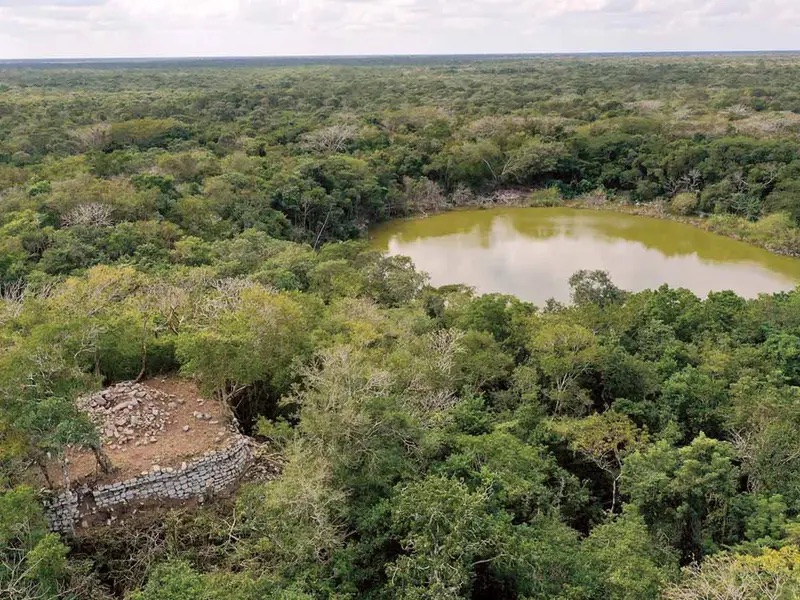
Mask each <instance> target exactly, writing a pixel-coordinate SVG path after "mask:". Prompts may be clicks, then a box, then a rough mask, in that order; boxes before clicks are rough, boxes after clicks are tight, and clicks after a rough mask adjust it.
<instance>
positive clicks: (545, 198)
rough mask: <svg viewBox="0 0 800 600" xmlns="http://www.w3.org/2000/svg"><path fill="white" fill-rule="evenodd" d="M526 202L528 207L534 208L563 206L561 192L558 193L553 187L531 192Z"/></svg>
mask: <svg viewBox="0 0 800 600" xmlns="http://www.w3.org/2000/svg"><path fill="white" fill-rule="evenodd" d="M527 202H528V206H531V207H536V208H542V207H549V206H564V198H563V197H562V196H561V192H559V191H558V188H555V187H549V188H545V189H543V190H535V191H533V192H531V193H530V195H529V196H528V199H527Z"/></svg>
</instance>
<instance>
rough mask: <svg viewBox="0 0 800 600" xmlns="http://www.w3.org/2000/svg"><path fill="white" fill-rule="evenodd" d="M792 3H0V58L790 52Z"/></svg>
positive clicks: (797, 6)
mask: <svg viewBox="0 0 800 600" xmlns="http://www.w3.org/2000/svg"><path fill="white" fill-rule="evenodd" d="M797 40H800V2H798V0H559V1H555V0H450V1H448V0H0V58H21V57H42V56H54V57H59V56H159V55H160V56H164V55H171V56H183V55H279V54H372V53H425V52H452V53H459V52H466V53H469V52H541V51H555V52H564V51H624V50H702V49H706V50H711V49H738V50H741V49H793V47H794V46H800V44H798V42H797Z"/></svg>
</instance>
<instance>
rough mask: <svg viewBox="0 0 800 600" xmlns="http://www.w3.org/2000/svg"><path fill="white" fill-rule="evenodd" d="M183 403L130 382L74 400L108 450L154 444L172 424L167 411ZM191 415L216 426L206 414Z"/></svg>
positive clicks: (157, 391) (142, 385)
mask: <svg viewBox="0 0 800 600" xmlns="http://www.w3.org/2000/svg"><path fill="white" fill-rule="evenodd" d="M199 402H202V401H199ZM185 403H186V400H185V399H183V398H179V397H177V396H176V395H175V394H167V393H165V392H162V391H161V390H157V389H155V388H152V387H150V386H147V385H144V384H141V383H135V382H132V381H128V382H123V383H118V384H117V385H114V386H112V387H109V388H106V389H104V390H101V391H99V392H96V393H94V394H91V395H89V396H84V397H83V398H80V399H78V401H77V405H78V408H79V409H81V410H82V411H84V412H85V413H87V414H88V415H89V418H90V419H91V420H92V422H93V423H94V424H95V425H96V426H97V428H98V430H99V431H100V435H101V440H102V442H103V444H105V445H107V446H108V447H109V448H110V449H111V450H117V449H119V448H122V447H123V446H125V445H133V446H147V445H148V444H155V443H157V442H158V440H159V437H160V436H161V435H162V434H163V433H164V429H165V427H166V426H168V425H170V424H171V423H172V410H171V409H175V408H177V407H178V405H180V404H185ZM193 414H194V417H195V418H196V419H200V420H207V421H208V422H209V423H210V424H211V425H216V424H218V421H214V420H211V415H209V414H206V413H203V412H199V411H195V412H194V413H193Z"/></svg>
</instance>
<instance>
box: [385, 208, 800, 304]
mask: <svg viewBox="0 0 800 600" xmlns="http://www.w3.org/2000/svg"><path fill="white" fill-rule="evenodd" d="M372 239H373V244H374V245H375V247H376V248H379V249H381V250H386V251H388V253H389V254H392V255H398V254H399V255H405V256H409V257H411V259H412V260H413V261H414V263H415V264H416V266H417V268H418V269H420V270H422V271H425V272H427V273H428V274H429V275H430V277H431V283H432V284H433V285H436V286H441V285H447V284H455V283H463V284H466V285H469V286H471V287H473V288H475V290H476V291H477V292H479V293H494V292H496V293H503V294H513V295H515V296H518V297H520V298H522V299H524V300H529V301H531V302H534V303H536V304H543V303H544V302H545V301H546V300H547V299H548V298H555V299H556V300H559V301H562V302H563V301H568V300H569V286H568V283H567V280H568V279H569V276H570V275H571V274H572V273H574V272H575V271H578V270H580V269H602V270H605V271H608V272H609V273H610V274H611V277H612V279H613V281H614V283H615V284H616V285H618V286H619V287H621V288H623V289H627V290H631V291H638V290H643V289H647V288H656V287H659V286H661V285H663V284H668V285H670V286H671V287H684V288H687V289H690V290H692V291H693V292H694V293H695V294H697V295H699V296H701V297H702V296H705V295H707V294H708V293H709V292H711V291H721V290H733V291H734V292H736V293H738V294H740V295H742V296H745V297H749V298H751V297H755V296H757V295H758V294H761V293H773V292H778V291H785V290H791V289H793V288H794V287H795V286H797V285H798V283H800V259H794V258H789V257H784V256H777V255H775V254H772V253H770V252H768V251H766V250H762V249H761V248H757V247H755V246H751V245H749V244H745V243H743V242H739V241H736V240H732V239H729V238H725V237H722V236H719V235H715V234H712V233H709V232H706V231H703V230H701V229H698V228H695V227H692V226H690V225H685V224H682V223H676V222H673V221H665V220H660V219H652V218H647V217H638V216H632V215H625V214H620V213H614V212H601V211H588V210H578V209H570V208H502V209H491V210H465V211H455V212H450V213H444V214H440V215H436V216H433V217H429V218H424V219H415V220H407V221H394V222H391V223H388V224H385V225H383V226H380V227H377V228H376V229H375V230H374V231H373V232H372Z"/></svg>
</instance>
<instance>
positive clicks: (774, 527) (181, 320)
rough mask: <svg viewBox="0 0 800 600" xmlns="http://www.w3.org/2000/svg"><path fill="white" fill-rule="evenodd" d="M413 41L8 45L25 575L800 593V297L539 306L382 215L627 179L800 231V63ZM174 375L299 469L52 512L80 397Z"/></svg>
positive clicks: (64, 586)
mask: <svg viewBox="0 0 800 600" xmlns="http://www.w3.org/2000/svg"><path fill="white" fill-rule="evenodd" d="M265 60H266V59H265ZM406 60H411V59H399V58H398V59H385V60H381V61H378V60H374V59H369V60H368V59H341V61H336V63H335V64H327V65H320V64H310V63H309V61H306V60H305V59H303V60H301V59H298V62H297V63H296V64H292V65H287V64H283V63H280V64H273V63H271V62H269V61H266V62H264V63H263V64H262V63H261V62H258V61H256V62H248V61H242V62H236V61H233V62H231V63H223V66H224V67H225V68H220V67H219V66H218V65H216V64H215V63H202V62H201V63H194V62H191V61H189V62H186V63H182V64H181V67H180V68H176V67H175V66H174V65H172V64H166V63H153V64H148V65H140V66H115V65H105V66H97V65H79V66H78V65H72V66H70V67H69V68H65V67H58V66H54V67H52V68H28V67H24V66H6V67H4V68H3V69H2V73H3V81H4V86H5V87H4V94H3V98H2V99H0V133H2V135H0V196H2V202H0V596H3V597H6V596H8V597H12V598H16V597H19V598H37V599H48V600H49V599H55V598H70V599H72V598H75V599H76V600H77V599H79V598H80V599H81V600H82V599H83V598H90V599H95V598H97V599H100V598H107V597H109V596H110V595H111V594H112V593H113V594H114V596H115V597H128V598H132V599H133V600H155V599H156V598H159V599H160V598H167V599H172V598H174V599H176V600H177V599H182V598H204V599H208V600H223V599H225V600H227V599H229V598H230V599H231V600H233V599H234V598H237V599H238V598H244V599H250V598H252V599H253V600H256V599H262V598H266V599H270V598H276V599H277V598H281V599H289V600H292V599H297V600H306V599H311V598H332V599H335V600H350V599H354V598H369V599H375V600H384V599H389V598H407V599H412V598H420V599H421V598H436V599H440V598H441V599H443V598H453V599H456V598H475V599H481V598H523V599H528V600H540V599H541V600H545V599H558V600H578V599H581V600H590V599H595V598H611V599H619V600H639V599H642V600H647V599H650V598H653V599H655V598H659V597H666V598H675V599H686V600H689V599H694V598H697V599H699V598H716V597H741V598H762V597H763V598H772V599H776V598H777V599H781V600H782V599H783V598H787V599H788V598H792V597H795V596H797V595H798V593H800V592H798V584H797V581H796V579H797V572H798V568H800V567H798V564H797V552H798V550H797V548H798V540H799V539H800V538H799V537H798V519H799V518H800V456H799V455H798V451H797V449H798V447H800V434H799V433H798V432H800V410H799V409H798V406H800V398H799V397H798V394H800V392H798V386H800V369H799V368H798V358H800V342H799V341H798V339H800V292H789V293H784V294H776V295H773V296H763V297H761V298H757V299H753V300H745V299H742V298H739V297H737V296H736V295H735V294H732V293H730V292H720V293H715V294H711V295H710V296H709V297H708V298H705V299H700V298H697V297H696V296H694V295H693V294H692V293H691V292H689V291H687V290H674V289H670V288H668V287H666V286H665V287H662V288H660V289H657V290H648V291H644V292H640V293H628V292H625V291H623V290H620V289H618V288H617V287H616V286H615V285H614V284H613V282H612V281H610V279H609V278H608V275H607V274H605V273H602V272H592V271H581V272H578V273H576V274H574V275H573V276H572V278H571V279H570V284H571V286H572V290H573V303H572V304H571V305H570V306H560V305H557V304H554V303H551V304H548V305H547V306H545V307H535V306H533V305H530V304H528V303H525V302H521V301H520V300H518V299H516V298H513V297H509V296H504V295H499V294H489V295H484V296H476V295H475V294H473V293H472V292H471V291H469V290H468V289H466V288H464V287H463V286H450V287H446V288H441V289H436V288H433V287H431V286H430V285H428V280H427V278H426V277H425V275H424V274H421V273H419V272H418V271H417V270H416V269H415V268H414V266H413V265H412V264H411V262H410V261H409V260H408V259H405V258H401V257H386V256H383V255H381V254H380V253H377V252H375V251H373V250H370V249H369V246H368V244H367V243H365V242H364V241H359V238H363V237H364V235H365V233H366V232H367V231H368V228H369V227H370V226H371V225H373V224H375V223H377V222H380V221H382V220H384V219H388V218H394V217H401V216H406V215H409V214H413V213H418V212H423V213H425V212H432V211H438V210H444V209H448V208H451V207H456V206H460V205H463V204H487V203H489V202H492V201H495V202H502V201H504V199H507V198H509V197H513V198H518V199H519V198H521V199H523V200H522V201H523V202H525V201H527V202H529V203H530V204H536V205H554V204H557V203H560V202H563V201H565V200H570V199H573V198H578V199H579V201H580V202H582V203H584V204H586V205H592V206H594V205H598V204H602V203H604V202H605V201H606V200H607V199H608V198H609V197H614V198H616V199H618V200H619V201H621V202H629V203H637V204H640V203H647V202H655V203H657V204H656V206H657V207H662V206H667V204H666V203H667V202H668V203H669V204H668V208H669V210H670V211H672V212H674V213H676V216H678V217H681V216H692V215H698V222H700V223H701V224H702V225H703V226H705V227H708V228H709V229H712V230H714V231H718V232H721V233H725V234H727V235H732V236H734V237H740V238H742V239H747V240H751V241H754V242H756V243H759V244H761V245H765V246H767V247H769V248H771V249H773V250H775V251H779V252H784V253H797V252H798V251H800V233H798V232H800V229H798V227H797V224H798V218H800V208H798V207H800V202H798V196H797V193H796V192H797V181H798V179H799V178H800V166H799V165H798V161H797V156H798V152H799V151H800V145H799V142H798V138H797V125H796V123H797V120H796V119H794V118H793V117H791V116H790V115H791V114H793V113H794V112H798V111H800V100H798V95H797V93H796V91H795V89H794V88H795V87H796V86H795V85H794V82H795V81H796V80H797V76H798V71H799V70H800V62H798V61H797V59H796V57H793V56H789V55H781V56H777V55H776V56H764V57H716V56H715V57H711V56H709V57H703V58H692V59H687V58H685V57H667V56H659V57H638V58H635V59H634V58H629V57H618V58H607V57H604V58H597V57H584V58H559V59H558V60H550V59H534V58H529V59H521V58H509V59H503V60H502V61H501V60H479V59H476V58H450V59H447V61H443V60H442V59H427V58H419V57H418V58H415V59H413V61H412V62H413V68H410V67H409V66H408V65H409V64H410V63H408V62H403V61H406ZM352 61H356V64H357V65H358V66H357V67H356V66H354V65H353V64H351V62H352ZM364 61H366V62H364ZM312 62H313V61H312ZM396 63H397V64H396ZM509 192H510V193H509ZM526 198H527V200H525V199H526ZM705 215H711V216H709V217H708V218H707V219H704V220H702V221H700V220H699V217H700V216H705ZM568 276H569V274H568V273H565V274H564V277H565V279H566V278H567V277H568ZM175 372H179V373H181V374H183V375H184V376H187V377H192V378H194V379H196V380H197V381H198V382H199V383H200V384H201V385H202V386H203V387H204V388H205V389H206V390H207V391H208V392H209V393H213V394H215V395H216V396H217V397H218V398H219V399H220V400H221V401H223V402H225V403H227V404H228V406H229V407H230V409H231V410H232V411H233V412H235V414H236V416H237V417H238V419H239V421H240V423H241V424H242V426H243V428H244V429H245V430H246V431H248V432H255V434H256V435H257V436H258V435H260V436H262V437H261V438H260V439H261V440H262V441H265V439H266V441H268V443H270V444H271V446H270V448H271V451H274V452H276V453H280V454H281V455H282V457H281V458H282V460H281V464H282V465H283V471H282V474H281V476H280V477H279V478H278V479H277V480H275V481H271V482H259V483H250V484H247V485H245V486H243V487H242V488H241V489H240V490H239V491H238V492H237V493H236V494H235V497H234V498H232V499H231V500H230V501H228V502H226V501H224V500H221V499H219V500H216V501H214V502H209V503H207V504H211V506H210V507H207V508H204V509H192V510H186V511H185V512H181V513H180V515H179V516H176V513H168V514H166V516H164V518H163V519H160V520H159V521H158V522H153V521H152V517H150V516H149V515H148V513H146V512H144V513H143V514H141V515H138V517H139V518H140V519H141V521H139V520H137V521H135V522H133V523H132V524H131V525H130V528H129V529H127V530H125V531H121V530H120V529H115V528H113V527H111V528H109V529H104V528H99V529H89V530H87V531H83V532H81V535H80V536H79V537H76V538H69V539H66V538H65V539H64V540H61V539H59V538H58V536H55V535H53V534H49V533H48V532H47V528H46V523H45V521H44V518H43V515H42V511H41V508H40V504H39V500H40V498H38V497H37V494H36V493H34V491H32V490H33V489H36V488H42V487H47V486H48V485H49V483H53V482H49V483H48V481H47V480H46V479H45V478H44V475H42V474H41V473H40V472H39V471H41V470H42V469H41V467H42V466H45V464H46V463H48V462H49V461H56V462H57V461H59V460H62V459H63V458H64V456H65V455H66V451H67V449H68V448H69V447H70V446H75V445H77V446H82V447H85V448H90V449H92V450H95V451H96V452H98V456H99V452H100V450H101V449H100V448H99V438H98V436H97V433H96V431H95V430H94V428H93V427H92V426H91V424H90V423H89V422H88V420H87V419H86V417H85V416H84V415H82V414H80V413H79V411H77V409H76V407H75V402H74V400H75V398H76V397H77V396H79V395H80V394H83V393H85V392H88V391H92V390H95V389H97V388H98V387H99V386H101V385H105V384H109V383H113V382H116V381H120V380H125V379H135V378H137V377H148V376H154V375H158V374H166V373H175ZM100 458H101V457H100ZM31 486H36V487H31ZM143 540H144V541H143ZM679 567H682V568H683V569H682V570H681V569H680V568H679Z"/></svg>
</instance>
